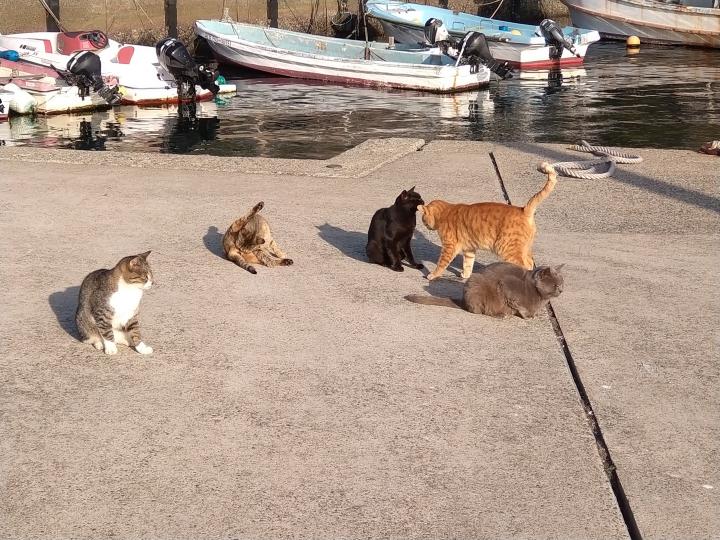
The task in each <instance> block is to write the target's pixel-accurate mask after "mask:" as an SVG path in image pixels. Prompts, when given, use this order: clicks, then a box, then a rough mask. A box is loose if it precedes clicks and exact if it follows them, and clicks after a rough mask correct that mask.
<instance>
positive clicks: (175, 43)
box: [155, 38, 220, 100]
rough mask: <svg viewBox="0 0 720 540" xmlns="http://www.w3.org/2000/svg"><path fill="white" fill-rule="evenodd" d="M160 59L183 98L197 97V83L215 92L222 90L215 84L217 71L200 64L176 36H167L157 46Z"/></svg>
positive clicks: (156, 50) (156, 49)
mask: <svg viewBox="0 0 720 540" xmlns="http://www.w3.org/2000/svg"><path fill="white" fill-rule="evenodd" d="M155 52H156V53H157V57H158V61H159V62H160V65H161V66H162V67H164V68H165V69H166V70H167V71H169V72H170V74H171V75H172V76H173V78H174V79H175V81H176V82H177V84H178V96H179V97H180V98H181V100H182V99H194V98H195V85H198V86H200V88H203V89H204V90H210V91H211V92H212V93H213V94H217V93H218V92H219V91H220V87H219V86H218V85H217V84H215V79H216V78H217V72H216V71H215V70H214V69H210V68H209V67H208V66H205V65H204V64H198V63H197V62H196V61H195V59H194V58H193V57H192V56H191V55H190V52H189V51H188V50H187V47H185V45H184V44H183V42H182V41H180V40H178V39H176V38H166V39H163V40H161V41H159V42H158V43H157V45H156V46H155Z"/></svg>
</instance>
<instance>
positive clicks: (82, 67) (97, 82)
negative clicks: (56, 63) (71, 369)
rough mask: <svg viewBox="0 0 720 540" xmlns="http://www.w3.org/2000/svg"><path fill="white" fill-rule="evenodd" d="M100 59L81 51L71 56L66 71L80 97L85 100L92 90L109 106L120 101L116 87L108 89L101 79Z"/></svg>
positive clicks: (88, 52) (90, 53)
mask: <svg viewBox="0 0 720 540" xmlns="http://www.w3.org/2000/svg"><path fill="white" fill-rule="evenodd" d="M101 65H102V64H101V62H100V57H99V56H98V55H97V54H95V53H93V52H90V51H81V52H77V53H75V54H73V55H72V56H71V57H70V60H68V63H67V70H68V72H70V74H71V78H72V82H73V83H74V84H75V85H76V86H77V87H78V90H79V91H80V97H81V98H82V99H85V98H86V97H87V96H89V95H90V91H91V90H94V91H95V92H97V93H98V95H99V96H100V97H102V98H103V99H104V100H105V101H107V102H108V103H109V104H110V105H115V104H116V103H118V102H119V101H120V99H121V98H122V96H121V95H120V92H119V89H118V87H117V86H113V87H110V86H108V85H107V84H105V81H103V78H102V69H101Z"/></svg>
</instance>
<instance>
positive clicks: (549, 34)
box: [539, 19, 580, 60]
mask: <svg viewBox="0 0 720 540" xmlns="http://www.w3.org/2000/svg"><path fill="white" fill-rule="evenodd" d="M539 27H540V33H541V34H542V36H543V37H544V38H545V43H546V44H547V45H549V46H550V47H552V50H551V51H550V58H553V59H555V60H557V59H558V58H560V57H561V56H562V53H563V49H567V50H568V51H570V52H571V53H573V54H574V55H575V56H577V57H578V58H580V55H579V54H578V52H577V50H576V49H575V46H574V45H573V44H572V43H571V42H570V41H569V40H567V39H565V36H564V35H563V32H562V28H560V25H558V23H556V22H555V21H553V20H552V19H545V20H544V21H542V22H541V23H540V24H539Z"/></svg>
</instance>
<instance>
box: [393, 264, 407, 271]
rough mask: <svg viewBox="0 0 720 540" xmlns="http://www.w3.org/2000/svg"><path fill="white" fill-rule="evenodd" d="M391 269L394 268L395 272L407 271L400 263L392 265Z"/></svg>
mask: <svg viewBox="0 0 720 540" xmlns="http://www.w3.org/2000/svg"><path fill="white" fill-rule="evenodd" d="M390 270H393V271H395V272H404V271H405V269H404V268H403V267H402V266H401V265H399V264H398V265H397V266H391V267H390Z"/></svg>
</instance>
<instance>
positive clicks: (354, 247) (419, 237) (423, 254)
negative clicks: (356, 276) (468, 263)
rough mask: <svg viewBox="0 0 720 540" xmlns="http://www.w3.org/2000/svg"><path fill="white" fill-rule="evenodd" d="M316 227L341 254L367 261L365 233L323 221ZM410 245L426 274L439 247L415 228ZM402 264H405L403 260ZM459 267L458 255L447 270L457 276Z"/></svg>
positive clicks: (437, 253)
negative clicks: (347, 229) (423, 266)
mask: <svg viewBox="0 0 720 540" xmlns="http://www.w3.org/2000/svg"><path fill="white" fill-rule="evenodd" d="M317 229H318V236H320V238H322V239H323V240H325V242H327V243H328V244H330V245H331V246H333V247H334V248H335V249H337V250H338V251H340V252H341V253H342V254H343V255H345V256H347V257H350V258H351V259H355V260H356V261H360V262H364V263H367V262H368V260H367V255H366V254H365V245H366V244H367V233H364V232H358V231H346V230H345V229H342V228H340V227H336V226H334V225H330V224H329V223H325V225H318V226H317ZM411 247H412V251H413V254H414V255H415V258H416V259H417V260H418V262H423V263H424V264H425V266H426V268H425V270H424V271H423V272H424V273H425V274H427V272H428V269H427V266H428V263H429V265H431V267H432V266H434V265H435V263H436V262H437V260H438V259H439V258H440V248H439V247H438V246H436V245H435V244H434V243H432V242H431V241H430V240H429V239H428V238H427V237H426V236H425V234H423V232H422V231H419V230H417V229H416V230H415V235H414V236H413V241H412V245H411ZM403 264H404V265H407V263H406V262H404V261H403ZM461 268H462V259H461V258H460V256H458V257H456V258H455V260H453V261H452V262H451V263H450V266H449V267H448V270H449V271H451V272H452V273H454V274H455V275H456V276H459V275H460V269H461Z"/></svg>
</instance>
